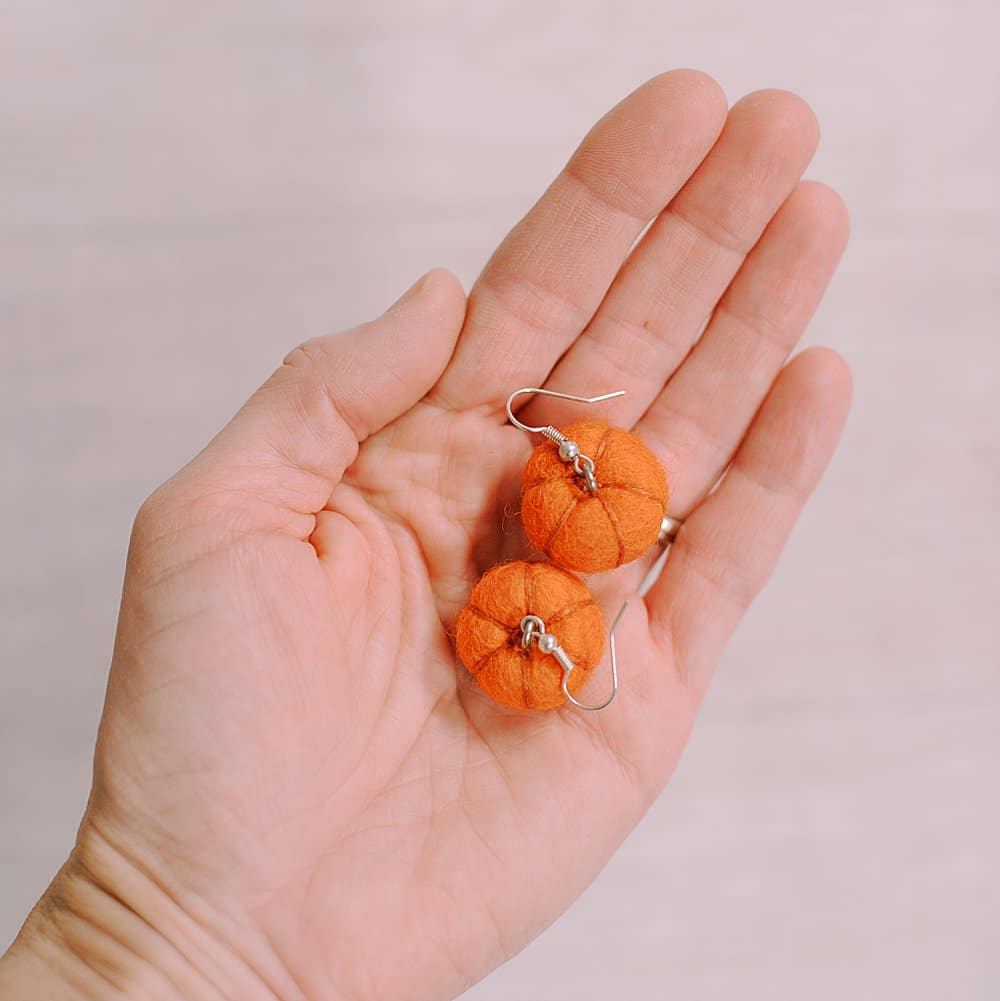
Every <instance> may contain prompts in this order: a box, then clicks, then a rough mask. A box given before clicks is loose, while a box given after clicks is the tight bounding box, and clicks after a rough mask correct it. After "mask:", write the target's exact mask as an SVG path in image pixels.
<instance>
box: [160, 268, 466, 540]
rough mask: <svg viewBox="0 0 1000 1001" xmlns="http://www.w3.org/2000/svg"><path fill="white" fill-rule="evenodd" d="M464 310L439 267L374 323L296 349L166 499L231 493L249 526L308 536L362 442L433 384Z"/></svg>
mask: <svg viewBox="0 0 1000 1001" xmlns="http://www.w3.org/2000/svg"><path fill="white" fill-rule="evenodd" d="M464 308H465V296H464V294H463V292H462V288H461V286H460V284H459V282H458V279H456V278H455V277H454V275H452V274H451V273H450V272H448V271H444V270H435V271H431V272H429V273H428V274H427V275H425V276H424V277H423V278H421V279H420V280H419V281H418V282H417V283H416V284H415V285H414V286H413V287H412V288H411V289H410V290H409V291H408V292H406V293H405V294H404V295H403V297H402V298H401V299H400V300H399V301H398V302H396V303H395V304H394V305H393V306H391V307H390V308H389V309H388V310H387V311H386V312H385V313H384V314H383V315H382V316H380V317H379V318H378V319H376V320H373V321H372V322H370V323H366V324H363V325H362V326H360V327H355V328H354V329H353V330H348V331H346V332H344V333H340V334H331V335H328V336H325V337H319V338H316V339H315V340H312V341H307V342H306V343H305V344H302V345H301V346H300V347H298V348H296V349H295V350H294V351H292V352H291V354H289V355H288V356H287V357H286V358H285V360H284V363H283V364H282V366H281V368H279V369H278V370H277V371H276V372H275V373H274V375H272V376H271V378H270V379H268V381H267V382H266V383H265V384H264V385H263V386H262V387H261V388H260V389H259V390H258V391H257V392H256V393H255V394H254V395H253V396H252V397H251V398H250V399H249V400H248V401H247V403H246V404H245V405H244V406H243V408H242V409H241V410H240V411H239V413H237V414H236V416H235V417H234V418H233V419H232V421H231V422H230V423H229V424H228V425H227V426H226V427H225V428H224V429H223V430H222V431H221V432H220V433H219V435H218V436H217V437H216V438H215V439H214V440H213V441H212V442H211V444H210V445H209V446H208V447H207V448H206V449H205V451H204V452H202V453H201V454H200V455H199V456H198V457H197V458H196V459H195V460H194V461H193V462H191V463H190V464H189V465H188V466H187V467H185V468H184V469H183V470H182V471H181V472H180V473H179V474H178V475H177V476H176V477H175V478H174V480H172V481H171V483H170V484H169V487H170V492H171V494H172V496H173V497H174V498H175V499H176V498H177V497H178V495H180V496H181V498H182V499H183V498H184V497H187V498H189V499H196V498H201V497H210V498H212V503H213V504H223V505H225V504H226V503H227V501H228V499H229V498H232V497H236V498H238V500H239V504H238V505H237V506H238V508H239V511H240V513H241V517H242V518H243V519H245V521H246V522H247V527H253V528H262V529H263V528H278V527H287V528H290V530H292V531H294V532H295V533H296V534H300V535H301V536H302V537H303V538H305V537H308V535H309V533H310V532H311V531H312V524H313V522H312V515H313V514H314V513H315V512H317V511H320V510H321V509H322V508H323V507H324V505H325V504H326V502H327V501H328V500H329V497H330V492H331V490H332V489H333V487H334V486H335V485H336V484H337V483H338V482H339V480H340V478H341V476H342V475H343V473H344V470H345V469H346V468H347V467H348V466H349V465H350V464H351V463H352V462H353V461H354V458H355V456H356V455H357V452H358V446H359V443H360V442H363V441H364V440H365V439H366V438H367V437H369V436H370V435H371V434H373V433H374V432H376V431H378V430H379V429H380V428H382V427H384V426H385V425H386V424H388V423H389V422H390V421H392V420H393V419H395V418H396V417H398V416H399V415H400V414H402V413H404V412H405V411H406V410H408V409H409V408H410V407H412V406H413V405H414V404H415V403H416V402H417V401H418V400H420V399H421V398H422V397H423V396H424V395H425V394H426V393H427V391H428V389H430V388H431V386H433V385H434V383H435V381H436V380H437V379H438V377H439V376H440V374H441V372H442V370H443V369H444V367H445V365H446V364H447V362H448V358H449V357H450V355H451V352H452V350H453V348H454V345H455V341H456V340H457V338H458V332H459V330H460V329H461V325H462V318H463V315H464ZM296 516H297V517H296Z"/></svg>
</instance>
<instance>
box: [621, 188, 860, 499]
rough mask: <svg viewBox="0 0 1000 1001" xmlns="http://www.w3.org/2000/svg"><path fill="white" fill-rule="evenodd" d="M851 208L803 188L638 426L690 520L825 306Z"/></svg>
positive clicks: (825, 192)
mask: <svg viewBox="0 0 1000 1001" xmlns="http://www.w3.org/2000/svg"><path fill="white" fill-rule="evenodd" d="M847 234H848V218H847V210H846V209H845V207H844V203H843V202H842V201H841V199H840V196H839V195H837V194H836V192H834V191H833V190H831V189H830V188H828V187H826V186H825V185H822V184H817V183H813V182H804V183H802V184H801V185H799V187H798V188H797V189H796V190H795V192H794V193H793V194H792V195H791V197H790V198H789V199H788V201H787V202H785V204H784V205H783V206H782V207H781V209H780V211H779V212H778V214H777V215H776V216H775V217H774V219H773V221H772V222H771V224H770V225H769V226H768V228H767V231H766V232H765V234H764V236H763V237H762V238H761V240H760V242H759V243H758V244H757V246H756V247H755V248H754V250H753V251H752V252H751V254H750V255H749V257H748V258H747V260H746V262H745V264H744V265H743V267H742V268H741V270H740V272H739V274H738V275H737V276H736V278H735V280H734V281H733V283H732V285H731V286H730V288H729V290H728V291H727V293H726V295H725V296H724V297H723V299H722V300H721V302H720V303H719V305H718V307H717V308H716V310H715V313H714V315H713V317H712V320H711V322H710V323H709V325H708V327H707V328H706V329H705V332H704V334H703V335H702V337H701V339H700V340H699V341H698V343H697V344H696V345H695V347H694V349H693V350H692V351H691V353H690V354H689V355H688V357H687V359H686V360H685V361H684V363H683V364H682V365H681V367H680V368H679V369H678V370H677V372H676V374H675V375H674V377H673V378H672V379H671V380H670V382H669V383H668V384H667V385H666V387H665V388H664V389H663V391H662V392H661V393H660V395H659V396H658V397H657V399H656V401H655V402H654V403H653V405H652V406H651V407H650V408H649V410H648V411H647V413H646V415H645V417H644V418H643V419H642V420H641V421H640V422H639V424H638V426H637V428H636V430H637V431H638V432H639V433H640V434H641V435H642V437H643V438H644V439H645V440H646V442H647V443H648V444H649V445H650V447H652V448H653V450H654V451H655V452H656V453H657V454H658V455H659V456H660V458H661V459H662V460H663V462H664V465H665V466H666V468H667V470H668V474H669V479H670V513H671V514H673V515H675V516H677V517H683V516H684V514H685V513H686V512H687V511H688V510H690V509H691V507H693V506H694V505H695V504H696V503H697V502H698V501H699V500H700V499H701V497H703V496H704V495H705V494H706V493H707V492H708V490H709V489H710V488H711V487H712V485H713V484H714V483H715V482H716V481H717V480H718V478H719V476H720V475H721V474H722V471H723V470H724V469H725V468H726V466H727V465H728V463H729V460H730V459H731V457H732V455H733V452H734V451H735V450H736V448H737V446H738V445H739V443H740V441H741V440H742V438H743V436H744V434H745V433H746V429H747V426H748V425H749V424H750V421H751V420H752V418H753V415H754V414H755V413H756V411H757V409H758V407H759V406H760V403H761V401H762V400H763V399H764V397H765V396H766V394H767V392H768V390H769V389H770V387H771V384H772V382H773V381H774V378H775V376H776V375H777V373H778V372H779V371H780V369H781V366H782V365H783V364H784V363H785V360H786V358H787V357H788V354H789V352H790V351H791V350H792V348H793V347H794V345H795V344H796V342H797V341H798V340H799V338H800V337H801V336H802V333H803V331H804V330H805V328H806V325H807V324H808V322H809V319H810V318H811V317H812V315H813V313H814V312H815V310H816V307H817V306H818V305H819V302H820V299H821V298H822V296H823V293H824V291H825V290H826V286H827V284H828V283H829V281H830V278H831V277H832V275H833V272H834V270H835V268H836V266H837V262H838V261H839V260H840V256H841V254H842V253H843V250H844V246H845V244H846V242H847Z"/></svg>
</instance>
